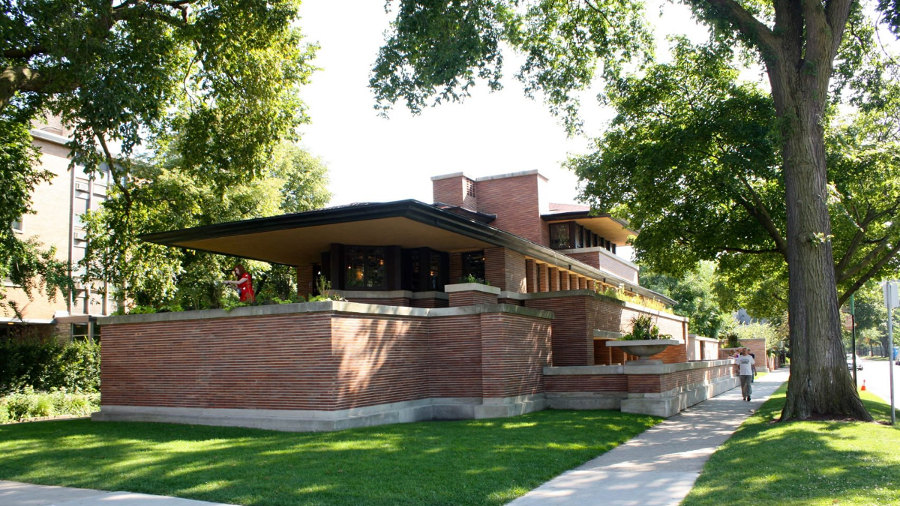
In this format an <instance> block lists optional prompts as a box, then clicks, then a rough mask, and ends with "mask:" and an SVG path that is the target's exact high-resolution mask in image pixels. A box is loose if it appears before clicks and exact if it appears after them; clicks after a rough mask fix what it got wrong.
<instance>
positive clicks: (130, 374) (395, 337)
mask: <svg viewBox="0 0 900 506" xmlns="http://www.w3.org/2000/svg"><path fill="white" fill-rule="evenodd" d="M549 363H550V322H549V321H547V320H544V319H541V318H536V317H532V316H525V315H516V314H509V313H498V314H492V313H487V314H484V313H482V314H478V313H475V314H470V315H462V316H447V317H433V318H431V317H430V318H424V317H413V316H393V315H379V316H374V315H373V316H363V315H359V314H345V313H336V312H323V313H297V314H286V315H267V316H253V317H246V318H244V317H241V318H216V319H201V320H190V321H170V322H165V321H163V322H154V323H134V324H126V323H120V324H107V325H103V326H102V362H101V381H102V384H103V397H102V403H103V404H104V405H109V406H149V407H176V408H177V407H185V408H231V409H273V410H325V411H334V410H345V409H352V408H359V407H365V406H375V405H382V404H389V403H396V402H405V401H415V400H420V399H427V398H453V397H462V398H491V397H494V396H501V397H507V396H520V395H533V394H540V393H542V392H543V384H542V382H541V376H542V375H541V372H542V370H543V367H545V366H547V365H549ZM486 381H489V382H490V387H489V388H486V386H485V385H486V383H485V382H486Z"/></svg>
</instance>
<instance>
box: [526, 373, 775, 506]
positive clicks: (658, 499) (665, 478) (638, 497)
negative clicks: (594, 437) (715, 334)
mask: <svg viewBox="0 0 900 506" xmlns="http://www.w3.org/2000/svg"><path fill="white" fill-rule="evenodd" d="M787 378H788V370H787V369H779V370H777V371H773V372H771V373H769V374H767V375H765V376H762V377H759V378H757V380H756V382H755V383H753V394H752V395H751V399H752V400H751V401H750V402H746V401H743V400H741V389H740V388H734V389H732V390H729V391H728V392H725V393H724V394H722V395H719V396H718V397H714V398H712V399H708V400H706V401H703V402H701V403H700V404H697V405H696V406H693V407H691V408H690V409H687V410H685V411H683V412H681V413H679V414H677V415H675V416H673V417H670V418H667V419H666V421H664V422H662V423H660V424H658V425H656V426H654V427H652V428H650V429H649V430H647V431H645V432H643V433H642V434H640V435H638V436H637V437H635V438H634V439H631V440H630V441H628V442H626V443H625V444H622V445H619V446H618V447H616V448H614V449H612V450H611V451H608V452H606V453H604V454H603V455H601V456H599V457H597V458H595V459H594V460H591V461H590V462H587V463H586V464H584V465H582V466H581V467H577V468H575V469H573V470H571V471H567V472H565V473H563V474H561V475H559V476H557V477H556V478H554V479H552V480H550V481H548V482H547V483H544V484H543V485H541V486H540V487H538V488H536V489H534V490H532V491H531V492H529V493H527V494H525V495H524V496H522V497H520V498H518V499H516V500H515V501H513V502H511V503H510V504H509V506H538V505H539V506H548V505H550V506H560V505H564V506H569V505H572V506H575V505H578V506H584V505H588V504H602V505H604V506H607V505H609V506H613V505H621V506H624V505H642V506H649V505H668V504H678V503H679V502H681V500H682V499H684V497H685V496H687V494H688V492H690V490H691V487H693V486H694V482H695V481H696V480H697V477H698V476H700V471H701V470H702V469H703V464H705V463H706V460H707V459H709V456H710V455H712V454H713V452H715V451H716V448H717V447H718V446H719V445H721V444H722V443H724V442H725V441H726V440H727V439H728V438H729V437H731V435H732V434H733V433H734V431H735V430H736V429H737V428H738V427H739V426H740V425H741V423H743V422H744V420H745V419H747V417H748V416H750V414H752V413H753V412H755V411H756V410H757V409H758V408H759V406H760V405H761V404H762V403H763V402H765V401H766V400H767V399H768V398H769V396H770V395H772V393H773V392H775V390H777V389H778V387H779V386H780V385H781V384H782V383H784V382H785V381H787Z"/></svg>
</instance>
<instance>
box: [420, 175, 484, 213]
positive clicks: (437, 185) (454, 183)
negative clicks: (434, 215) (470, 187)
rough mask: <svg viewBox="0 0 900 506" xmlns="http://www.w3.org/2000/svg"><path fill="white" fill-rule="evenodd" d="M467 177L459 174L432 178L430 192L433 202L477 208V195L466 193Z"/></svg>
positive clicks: (473, 209)
mask: <svg viewBox="0 0 900 506" xmlns="http://www.w3.org/2000/svg"><path fill="white" fill-rule="evenodd" d="M467 180H468V181H471V180H470V179H469V178H467V177H465V176H462V175H459V176H454V177H448V178H442V179H437V180H432V182H431V193H432V197H433V198H434V202H442V203H444V204H449V205H451V206H459V207H464V208H466V209H469V210H471V211H477V210H478V203H477V197H478V194H477V193H476V194H475V197H472V196H467V195H466V181H467Z"/></svg>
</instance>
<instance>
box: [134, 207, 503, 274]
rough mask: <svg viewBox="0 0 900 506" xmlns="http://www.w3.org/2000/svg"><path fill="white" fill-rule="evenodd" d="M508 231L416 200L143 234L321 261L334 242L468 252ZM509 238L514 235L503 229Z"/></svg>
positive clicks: (215, 248) (252, 254)
mask: <svg viewBox="0 0 900 506" xmlns="http://www.w3.org/2000/svg"><path fill="white" fill-rule="evenodd" d="M498 234H500V235H503V234H505V233H503V232H501V231H499V230H497V229H493V228H490V227H485V226H483V225H481V224H480V223H474V222H472V221H470V220H467V219H465V218H462V217H460V216H457V215H455V214H452V213H450V212H445V211H442V210H440V209H436V208H434V207H432V206H429V205H427V204H424V203H422V202H419V201H416V200H401V201H397V202H387V203H364V204H351V205H347V206H339V207H331V208H327V209H320V210H316V211H308V212H303V213H295V214H285V215H281V216H273V217H269V218H257V219H252V220H243V221H234V222H228V223H220V224H216V225H208V226H203V227H195V228H188V229H184V230H175V231H171V232H161V233H155V234H146V235H143V236H141V239H143V240H145V241H149V242H154V243H157V244H164V245H167V246H177V247H181V248H190V249H196V250H202V251H209V252H213V253H221V254H225V255H233V256H239V257H243V258H252V259H256V260H263V261H266V262H274V263H279V264H287V265H303V264H308V263H313V262H318V261H320V260H321V254H322V252H323V251H328V250H329V249H330V246H331V244H332V243H342V244H358V245H366V246H401V247H403V248H418V247H425V246H427V247H430V248H433V249H437V250H441V251H470V250H478V249H482V248H485V247H489V246H494V245H499V243H500V242H502V241H501V240H500V239H498V238H495V237H494V236H495V235H498ZM505 235H507V236H510V237H514V236H511V235H510V234H505Z"/></svg>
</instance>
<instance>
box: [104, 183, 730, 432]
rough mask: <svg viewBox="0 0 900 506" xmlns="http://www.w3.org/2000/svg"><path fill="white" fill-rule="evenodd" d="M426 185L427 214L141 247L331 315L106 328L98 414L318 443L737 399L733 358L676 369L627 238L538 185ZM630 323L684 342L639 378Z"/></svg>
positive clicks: (363, 209) (252, 311)
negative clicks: (282, 269)
mask: <svg viewBox="0 0 900 506" xmlns="http://www.w3.org/2000/svg"><path fill="white" fill-rule="evenodd" d="M432 181H433V187H434V201H435V203H434V204H425V203H422V202H419V201H415V200H405V201H398V202H388V203H366V204H354V205H349V206H341V207H334V208H328V209H322V210H317V211H310V212H304V213H297V214H290V215H283V216H276V217H271V218H260V219H255V220H246V221H240V222H231V223H223V224H218V225H211V226H204V227H197V228H192V229H186V230H177V231H171V232H163V233H157V234H150V235H147V236H145V237H144V239H145V240H148V241H151V242H156V243H159V244H165V245H169V246H173V247H181V248H191V249H198V250H204V251H210V252H215V253H222V254H228V255H234V256H239V257H245V258H253V259H258V260H264V261H268V262H274V263H281V264H286V265H292V266H295V267H296V269H297V279H298V289H299V291H300V292H301V295H310V294H313V293H314V292H315V286H316V283H315V277H316V276H320V275H321V276H324V277H326V278H327V279H328V280H329V281H330V282H331V284H332V287H333V288H334V290H335V291H336V292H338V293H340V294H341V295H343V296H344V297H345V298H346V300H347V301H346V302H337V301H324V302H314V303H303V304H287V305H274V306H250V307H242V308H237V309H235V310H233V311H231V312H225V311H220V310H210V311H193V312H185V313H166V314H157V315H126V316H117V317H110V318H106V319H104V320H103V321H102V322H101V324H102V327H101V328H102V336H103V350H102V353H103V357H102V372H101V374H102V384H103V400H102V402H103V406H102V409H101V411H100V413H98V414H96V415H95V416H94V418H95V419H98V420H158V421H176V422H185V423H208V424H221V425H242V426H252V427H265V428H275V429H282V430H332V429H339V428H345V427H353V426H361V425H372V424H379V423H391V422H402V421H414V420H430V419H448V418H484V417H496V416H511V415H515V414H518V413H523V412H528V411H533V410H539V409H544V408H548V407H551V408H552V407H557V408H606V409H622V410H624V411H633V412H640V413H651V414H660V415H662V416H669V415H671V414H674V413H677V412H678V411H680V410H681V409H684V408H685V407H687V406H690V405H692V404H694V403H696V402H699V401H701V400H703V399H705V398H708V397H710V396H712V395H715V394H717V393H718V392H720V391H723V390H727V389H728V388H731V387H733V386H734V384H735V383H734V381H735V378H734V369H733V366H732V365H731V364H730V362H729V361H720V360H695V361H688V358H687V346H688V344H687V343H688V340H689V336H688V322H687V320H686V319H685V318H683V317H679V316H676V315H673V314H670V313H668V312H666V311H661V310H659V309H654V308H653V307H657V308H662V307H663V306H666V305H671V303H672V301H671V300H669V299H667V298H666V297H664V296H662V295H660V294H657V293H655V292H652V291H650V290H647V289H645V288H642V287H640V286H639V285H638V282H637V266H636V265H634V264H633V263H631V262H629V261H628V260H626V259H624V258H622V257H620V256H618V255H616V250H617V248H621V247H622V246H624V245H625V244H626V241H627V239H628V237H629V235H633V234H634V232H633V231H631V230H629V229H628V227H627V224H625V223H623V222H621V221H618V220H616V219H614V218H612V217H610V216H608V215H592V214H591V213H590V211H589V209H588V208H586V207H582V206H571V205H567V206H559V205H553V204H550V203H548V202H545V201H544V200H543V198H542V192H541V188H542V187H543V186H544V185H545V184H546V183H547V180H546V179H545V178H544V177H543V176H541V175H540V174H539V173H538V172H537V171H528V172H518V173H513V174H506V175H500V176H493V177H487V178H478V179H473V178H469V177H467V176H465V175H463V174H450V175H445V176H437V177H434V178H432ZM472 281H475V282H472ZM604 291H608V292H606V293H604ZM617 294H625V295H628V296H629V297H630V298H629V300H630V301H633V302H625V301H623V300H620V298H617V297H613V296H611V295H617ZM645 314H649V315H651V317H652V318H653V319H654V322H655V323H656V324H657V325H658V326H659V327H660V330H661V331H662V332H663V333H666V334H671V335H672V336H673V337H674V338H675V339H676V340H677V341H679V342H680V343H681V344H680V345H677V346H670V347H669V348H668V349H666V351H664V352H662V353H660V354H658V355H656V356H655V357H654V358H655V359H656V360H655V363H653V364H646V363H635V362H634V361H632V360H631V359H632V358H634V357H631V356H629V355H626V354H624V353H623V352H622V351H620V349H618V348H612V347H607V346H605V344H604V343H605V342H606V341H607V340H609V339H612V338H615V337H618V336H619V335H621V333H623V332H627V331H628V330H629V329H630V326H631V320H632V319H633V318H634V317H636V316H639V315H645Z"/></svg>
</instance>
